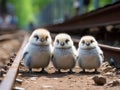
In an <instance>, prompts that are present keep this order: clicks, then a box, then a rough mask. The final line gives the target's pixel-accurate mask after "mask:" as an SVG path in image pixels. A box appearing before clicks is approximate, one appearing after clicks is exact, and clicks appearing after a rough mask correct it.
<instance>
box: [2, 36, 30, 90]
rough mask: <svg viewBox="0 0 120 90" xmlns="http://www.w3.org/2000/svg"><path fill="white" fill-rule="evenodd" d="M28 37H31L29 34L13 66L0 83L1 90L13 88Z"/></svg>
mask: <svg viewBox="0 0 120 90" xmlns="http://www.w3.org/2000/svg"><path fill="white" fill-rule="evenodd" d="M28 38H29V36H28V35H27V34H26V35H25V39H24V41H23V44H22V46H21V48H20V50H19V52H18V54H17V56H16V58H15V60H14V62H13V64H12V66H11V67H10V69H9V71H8V72H7V75H6V77H5V78H4V79H3V81H2V83H1V85H0V90H12V87H13V85H14V82H15V78H16V76H17V72H18V68H19V64H20V60H21V53H22V50H23V48H24V46H25V45H26V43H27V41H28Z"/></svg>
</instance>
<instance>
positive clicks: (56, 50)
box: [22, 29, 104, 73]
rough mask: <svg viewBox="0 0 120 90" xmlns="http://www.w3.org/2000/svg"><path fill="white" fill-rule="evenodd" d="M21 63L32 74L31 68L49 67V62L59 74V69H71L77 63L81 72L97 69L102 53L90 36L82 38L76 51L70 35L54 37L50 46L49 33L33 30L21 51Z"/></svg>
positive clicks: (43, 30)
mask: <svg viewBox="0 0 120 90" xmlns="http://www.w3.org/2000/svg"><path fill="white" fill-rule="evenodd" d="M22 59H23V62H24V65H25V66H26V67H28V68H29V72H30V73H31V72H32V68H41V69H42V70H41V72H44V71H45V70H44V68H46V67H47V66H48V65H49V62H50V60H51V61H52V63H53V66H54V67H55V68H56V69H57V71H58V72H59V73H60V72H61V69H69V72H70V73H72V69H73V68H74V67H75V65H76V63H78V65H79V67H80V68H82V70H83V72H85V69H95V72H97V69H98V68H99V67H100V66H101V64H102V62H103V59H104V57H103V52H102V50H101V49H100V48H99V46H98V43H97V41H96V40H95V38H94V37H92V36H83V37H82V38H81V40H80V42H79V46H78V50H76V48H75V46H74V44H73V41H72V39H71V37H70V35H68V34H65V33H61V34H58V35H57V36H56V37H55V40H54V42H53V46H52V39H51V36H50V32H49V31H47V30H45V29H37V30H35V31H34V32H33V33H32V35H31V36H30V38H29V41H28V43H27V45H26V46H25V48H24V51H23V58H22Z"/></svg>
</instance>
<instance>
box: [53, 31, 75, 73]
mask: <svg viewBox="0 0 120 90" xmlns="http://www.w3.org/2000/svg"><path fill="white" fill-rule="evenodd" d="M76 56H77V52H76V49H75V47H74V45H73V41H72V39H71V37H70V35H68V34H65V33H61V34H58V35H57V36H56V37H55V41H54V47H53V58H52V61H53V65H54V67H55V68H56V69H57V70H58V73H60V72H61V71H60V70H61V69H69V73H72V69H73V68H74V66H75V64H76Z"/></svg>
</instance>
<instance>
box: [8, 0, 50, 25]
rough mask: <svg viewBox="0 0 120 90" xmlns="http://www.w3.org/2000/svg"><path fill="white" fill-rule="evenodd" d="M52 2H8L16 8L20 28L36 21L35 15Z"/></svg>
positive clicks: (16, 0)
mask: <svg viewBox="0 0 120 90" xmlns="http://www.w3.org/2000/svg"><path fill="white" fill-rule="evenodd" d="M49 1H51V0H8V2H10V3H12V4H13V5H14V7H15V14H16V15H17V17H18V24H19V26H20V27H24V26H26V25H27V24H28V23H29V22H30V21H35V15H36V14H37V13H38V12H39V11H40V10H41V8H42V7H43V6H44V5H45V4H47V3H48V2H49Z"/></svg>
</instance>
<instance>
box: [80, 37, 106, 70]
mask: <svg viewBox="0 0 120 90" xmlns="http://www.w3.org/2000/svg"><path fill="white" fill-rule="evenodd" d="M103 59H104V58H103V52H102V50H101V49H100V47H99V46H98V43H97V41H96V40H95V38H94V37H92V36H83V37H82V38H81V40H80V42H79V47H78V64H79V66H80V67H81V68H82V69H97V68H99V67H100V66H101V64H102V62H103Z"/></svg>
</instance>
